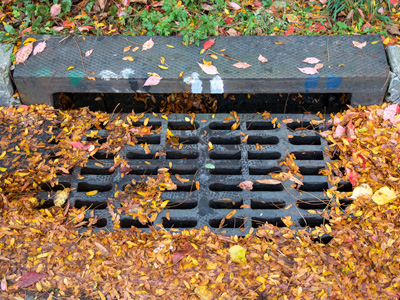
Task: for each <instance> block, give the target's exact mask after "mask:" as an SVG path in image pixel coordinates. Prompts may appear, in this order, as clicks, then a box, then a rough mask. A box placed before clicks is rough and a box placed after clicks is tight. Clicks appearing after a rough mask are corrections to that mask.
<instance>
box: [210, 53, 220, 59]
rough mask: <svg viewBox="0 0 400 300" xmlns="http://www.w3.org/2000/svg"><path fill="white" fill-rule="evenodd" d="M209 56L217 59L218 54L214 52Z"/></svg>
mask: <svg viewBox="0 0 400 300" xmlns="http://www.w3.org/2000/svg"><path fill="white" fill-rule="evenodd" d="M210 57H211V58H214V59H218V56H216V55H215V54H211V55H210Z"/></svg>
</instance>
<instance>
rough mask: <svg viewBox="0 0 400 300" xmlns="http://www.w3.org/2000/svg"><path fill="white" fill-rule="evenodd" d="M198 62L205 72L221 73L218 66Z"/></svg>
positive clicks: (211, 73)
mask: <svg viewBox="0 0 400 300" xmlns="http://www.w3.org/2000/svg"><path fill="white" fill-rule="evenodd" d="M198 64H199V66H200V68H201V69H202V70H203V72H204V73H206V74H209V75H217V74H219V73H218V70H217V68H216V67H215V66H213V65H210V66H207V65H205V64H201V63H198Z"/></svg>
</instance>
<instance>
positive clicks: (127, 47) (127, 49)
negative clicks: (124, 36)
mask: <svg viewBox="0 0 400 300" xmlns="http://www.w3.org/2000/svg"><path fill="white" fill-rule="evenodd" d="M131 47H132V46H126V47H125V48H124V50H123V53H125V52H127V51H129V50H130V49H131Z"/></svg>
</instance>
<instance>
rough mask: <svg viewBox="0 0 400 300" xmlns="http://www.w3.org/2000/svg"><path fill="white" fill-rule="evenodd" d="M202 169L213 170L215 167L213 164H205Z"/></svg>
mask: <svg viewBox="0 0 400 300" xmlns="http://www.w3.org/2000/svg"><path fill="white" fill-rule="evenodd" d="M204 167H205V168H207V169H215V166H214V165H213V164H205V165H204Z"/></svg>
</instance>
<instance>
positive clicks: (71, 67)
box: [67, 66, 75, 71]
mask: <svg viewBox="0 0 400 300" xmlns="http://www.w3.org/2000/svg"><path fill="white" fill-rule="evenodd" d="M73 68H75V67H74V66H70V67H69V68H68V69H67V71H69V70H72V69H73Z"/></svg>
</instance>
